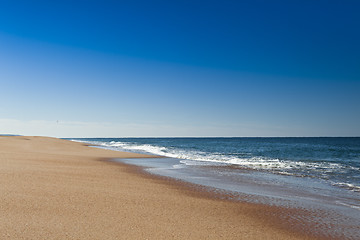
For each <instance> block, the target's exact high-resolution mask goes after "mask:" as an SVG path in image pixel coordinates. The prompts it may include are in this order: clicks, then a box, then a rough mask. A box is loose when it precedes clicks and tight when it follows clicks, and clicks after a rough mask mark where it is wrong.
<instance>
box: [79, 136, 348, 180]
mask: <svg viewBox="0 0 360 240" xmlns="http://www.w3.org/2000/svg"><path fill="white" fill-rule="evenodd" d="M79 142H84V141H79ZM88 142H89V141H88ZM90 143H93V144H98V145H100V146H103V147H107V148H110V149H114V150H124V151H132V152H142V153H150V154H154V155H160V156H165V157H171V158H179V159H184V160H191V161H187V162H182V163H183V164H186V165H209V164H210V165H211V164H213V165H217V164H227V165H236V166H241V167H244V168H250V169H258V170H260V169H261V170H273V171H277V172H279V173H280V174H284V175H285V174H289V175H290V174H292V173H289V172H288V170H305V171H310V170H311V171H315V172H324V171H325V172H327V173H332V172H336V171H339V170H342V169H343V168H344V166H342V165H341V164H338V163H324V162H318V163H316V162H302V161H297V162H295V161H286V160H280V159H272V158H261V157H248V158H240V157H235V156H229V155H224V154H220V153H207V152H202V151H195V150H183V149H178V148H166V147H161V146H155V145H150V144H133V143H126V142H118V141H111V142H101V141H91V142H90Z"/></svg>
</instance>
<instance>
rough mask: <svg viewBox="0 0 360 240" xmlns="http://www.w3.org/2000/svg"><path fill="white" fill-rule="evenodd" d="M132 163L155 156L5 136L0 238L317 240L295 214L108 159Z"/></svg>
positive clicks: (0, 148)
mask: <svg viewBox="0 0 360 240" xmlns="http://www.w3.org/2000/svg"><path fill="white" fill-rule="evenodd" d="M134 157H151V156H146V155H141V154H134V153H124V152H117V151H110V150H104V149H98V148H92V147H88V146H86V145H85V144H82V143H76V142H71V141H67V140H61V139H56V138H47V137H0V188H1V190H0V203H1V204H0V210H1V215H0V238H1V239H314V237H311V235H309V234H305V232H306V231H304V229H299V228H297V226H292V224H291V223H290V222H286V217H279V216H285V215H286V214H289V213H291V211H292V210H286V211H287V212H286V211H285V210H284V209H280V208H274V207H269V206H264V205H260V204H249V203H242V202H233V201H227V200H221V199H220V198H218V197H217V196H216V194H214V195H212V194H211V193H209V192H206V191H202V190H201V189H199V188H197V187H191V186H190V185H188V184H182V183H179V182H177V181H175V180H170V179H167V178H161V177H154V176H149V175H146V174H143V173H142V172H141V171H139V169H138V168H135V167H132V166H128V165H125V164H119V163H115V162H113V161H109V160H110V159H112V158H134ZM280 211H284V214H285V215H284V214H283V213H281V212H280ZM285 212H286V213H285ZM293 213H294V214H296V213H295V212H293Z"/></svg>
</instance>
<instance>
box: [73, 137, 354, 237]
mask: <svg viewBox="0 0 360 240" xmlns="http://www.w3.org/2000/svg"><path fill="white" fill-rule="evenodd" d="M72 140H75V141H82V142H86V143H91V144H95V145H98V146H99V147H102V148H106V149H112V150H119V151H129V152H136V153H146V154H153V155H159V156H164V157H165V158H154V159H122V160H121V161H122V162H125V163H128V164H135V165H139V166H142V167H144V168H145V169H146V170H147V171H148V172H150V173H153V174H158V175H163V176H167V177H172V178H176V179H180V180H183V181H188V182H191V183H195V184H199V185H203V186H207V187H209V188H212V189H215V190H216V191H224V192H231V193H232V194H231V196H233V198H238V200H241V201H244V200H245V201H252V202H258V203H263V204H269V205H278V206H283V207H284V206H285V207H294V208H301V209H307V210H309V209H310V210H311V211H312V212H313V213H318V212H327V214H325V215H324V216H321V217H320V216H318V219H317V220H316V221H317V224H318V225H320V226H322V228H323V231H324V232H327V233H329V234H330V236H335V237H345V238H349V239H351V238H354V239H357V238H359V239H360V138H345V137H344V138H88V139H84V138H82V139H72ZM234 193H235V194H234ZM329 213H331V214H329ZM313 216H314V218H316V214H313ZM320 219H321V220H320ZM319 222H320V223H319Z"/></svg>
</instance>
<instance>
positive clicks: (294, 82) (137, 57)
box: [0, 0, 360, 137]
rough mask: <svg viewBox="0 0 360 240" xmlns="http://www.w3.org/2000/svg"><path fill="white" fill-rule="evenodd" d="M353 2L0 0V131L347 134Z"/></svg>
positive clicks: (354, 90) (355, 20)
mask: <svg viewBox="0 0 360 240" xmlns="http://www.w3.org/2000/svg"><path fill="white" fill-rule="evenodd" d="M359 12H360V2H358V1H355V0H354V1H350V0H349V1H306V0H305V1H304V0H302V1H257V0H255V1H131V2H122V1H57V2H55V1H16V0H15V1H1V2H0V85H1V95H0V133H13V134H24V135H48V136H57V137H122V136H360V124H359V123H360V44H359V42H360V30H359V29H360V15H359V14H358V13H359Z"/></svg>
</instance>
